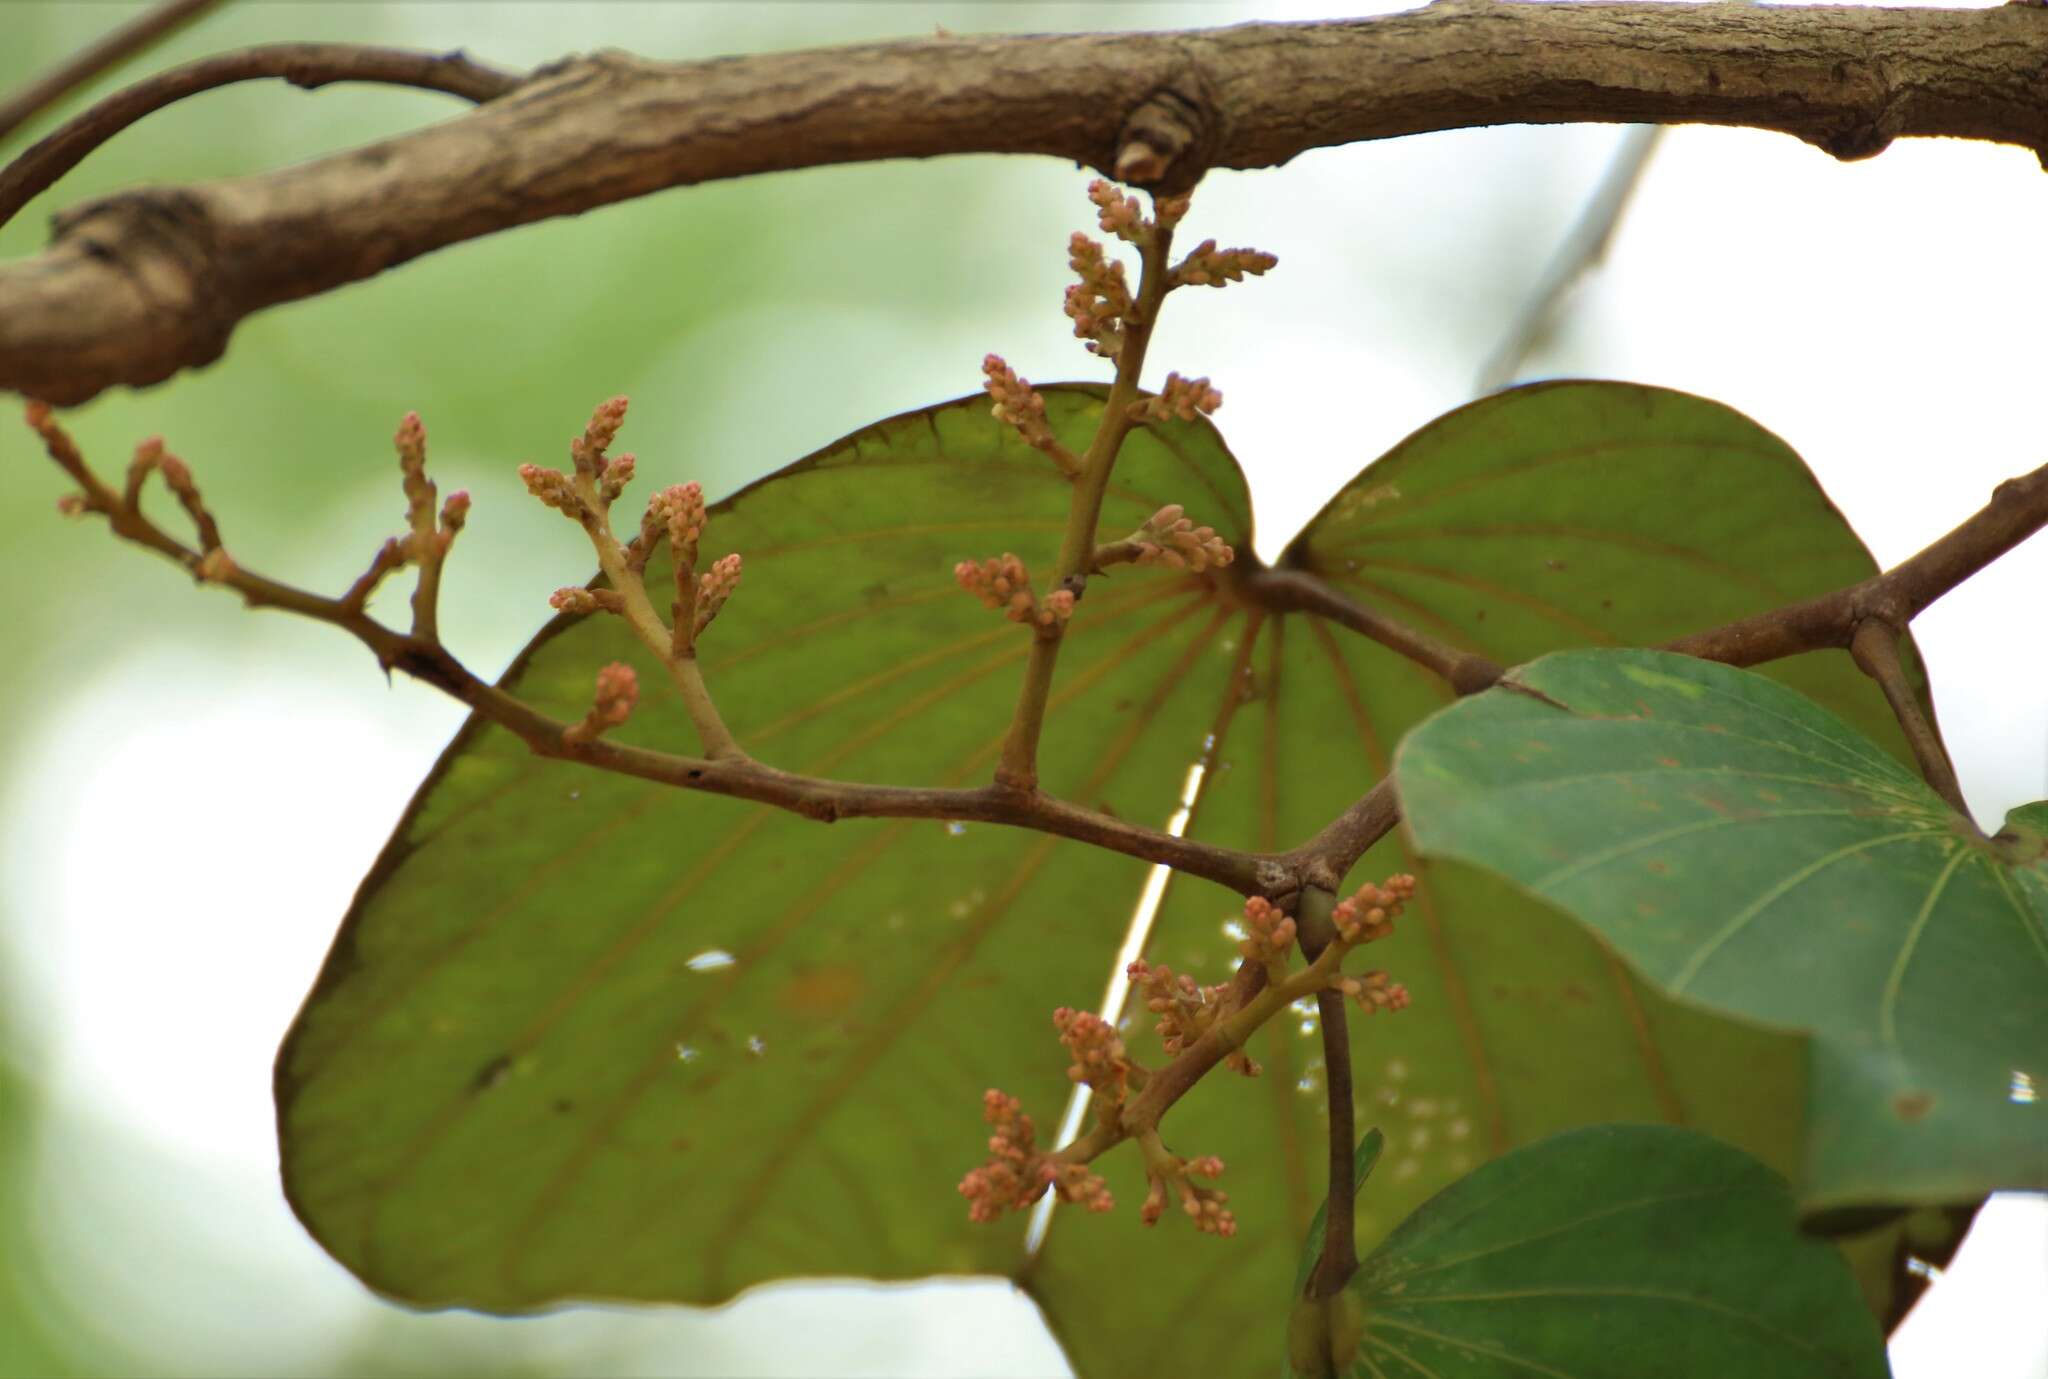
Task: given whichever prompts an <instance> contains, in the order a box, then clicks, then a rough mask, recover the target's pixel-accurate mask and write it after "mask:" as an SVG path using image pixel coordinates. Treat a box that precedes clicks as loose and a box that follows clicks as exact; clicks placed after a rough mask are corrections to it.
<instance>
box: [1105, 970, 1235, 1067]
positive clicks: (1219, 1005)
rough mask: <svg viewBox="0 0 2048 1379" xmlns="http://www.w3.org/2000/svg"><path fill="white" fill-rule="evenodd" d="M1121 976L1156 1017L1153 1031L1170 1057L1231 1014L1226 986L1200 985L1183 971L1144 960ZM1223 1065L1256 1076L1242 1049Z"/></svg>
mask: <svg viewBox="0 0 2048 1379" xmlns="http://www.w3.org/2000/svg"><path fill="white" fill-rule="evenodd" d="M1124 975H1125V976H1127V977H1129V978H1130V980H1131V985H1132V986H1133V987H1134V988H1136V989H1137V991H1138V993H1139V995H1140V996H1141V997H1142V998H1143V1000H1144V1002H1145V1009H1147V1010H1149V1011H1151V1012H1152V1014H1153V1015H1154V1016H1156V1017H1157V1022H1156V1024H1155V1025H1154V1028H1155V1029H1157V1030H1158V1032H1159V1042H1160V1044H1161V1045H1162V1046H1163V1047H1164V1048H1165V1049H1166V1052H1167V1053H1168V1054H1169V1055H1178V1054H1179V1053H1180V1052H1181V1050H1183V1049H1185V1048H1187V1046H1188V1045H1190V1044H1192V1043H1194V1042H1195V1041H1196V1040H1197V1039H1199V1038H1201V1037H1202V1035H1203V1034H1204V1033H1206V1032H1207V1031H1208V1029H1209V1027H1210V1026H1211V1025H1213V1024H1215V1023H1216V1022H1217V1021H1218V1020H1219V1019H1221V1018H1222V1017H1223V1016H1225V1015H1228V1014H1229V1013H1230V1006H1229V1000H1228V998H1229V995H1230V987H1229V985H1228V984H1220V985H1217V986H1203V985H1201V984H1200V983H1198V982H1197V981H1196V980H1195V979H1194V978H1193V977H1190V976H1189V975H1188V974H1187V973H1185V972H1180V973H1176V972H1175V971H1174V970H1173V969H1172V968H1171V967H1168V966H1166V965H1165V964H1164V963H1161V964H1160V965H1159V966H1157V967H1154V966H1153V965H1152V964H1150V963H1148V962H1146V961H1145V960H1144V959H1143V958H1139V959H1138V960H1137V961H1135V962H1133V963H1132V964H1131V965H1130V966H1129V967H1127V968H1125V969H1124ZM1224 1062H1226V1063H1228V1064H1229V1065H1230V1067H1231V1068H1232V1069H1233V1070H1234V1071H1236V1072H1240V1073H1243V1074H1244V1075H1245V1076H1246V1077H1257V1076H1258V1075H1259V1065H1258V1064H1257V1063H1254V1062H1253V1061H1252V1059H1251V1057H1250V1056H1249V1055H1248V1054H1246V1053H1245V1051H1244V1050H1243V1049H1234V1050H1232V1051H1231V1052H1230V1053H1228V1054H1226V1055H1225V1056H1224Z"/></svg>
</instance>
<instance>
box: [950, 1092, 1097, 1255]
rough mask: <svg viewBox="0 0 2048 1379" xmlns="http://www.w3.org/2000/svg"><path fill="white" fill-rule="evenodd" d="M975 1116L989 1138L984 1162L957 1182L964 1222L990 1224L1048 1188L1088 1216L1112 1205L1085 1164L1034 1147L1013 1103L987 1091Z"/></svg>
mask: <svg viewBox="0 0 2048 1379" xmlns="http://www.w3.org/2000/svg"><path fill="white" fill-rule="evenodd" d="M981 1113H982V1118H983V1119H984V1120H986V1121H987V1122H988V1123H989V1125H990V1126H991V1127H993V1128H994V1130H995V1133H994V1134H993V1135H991V1136H990V1137H989V1141H988V1152H989V1157H988V1160H987V1161H986V1162H985V1163H983V1164H982V1165H981V1166H980V1167H978V1168H975V1169H972V1170H970V1171H969V1172H968V1174H967V1176H966V1177H964V1178H962V1179H961V1180H960V1195H961V1196H962V1197H965V1198H966V1199H967V1203H968V1206H967V1216H968V1219H969V1220H972V1221H980V1222H988V1221H994V1220H995V1219H997V1218H998V1217H1000V1216H1001V1215H1002V1214H1003V1213H1004V1212H1006V1211H1022V1210H1023V1209H1024V1208H1026V1207H1028V1206H1030V1205H1031V1204H1032V1203H1033V1202H1036V1201H1037V1200H1038V1199H1039V1198H1040V1197H1042V1196H1044V1195H1045V1190H1046V1188H1048V1187H1050V1188H1052V1189H1053V1190H1054V1191H1055V1192H1057V1193H1058V1194H1059V1196H1060V1199H1061V1200H1062V1201H1067V1202H1075V1203H1078V1204H1080V1205H1081V1206H1084V1207H1086V1208H1087V1209H1088V1210H1090V1211H1108V1210H1109V1209H1110V1208H1111V1207H1113V1206H1115V1205H1116V1202H1115V1199H1113V1198H1112V1197H1111V1196H1110V1193H1109V1185H1108V1184H1106V1183H1105V1182H1103V1181H1102V1179H1101V1178H1099V1177H1097V1176H1096V1175H1095V1174H1094V1173H1092V1172H1090V1171H1089V1170H1088V1167H1087V1166H1086V1165H1085V1164H1075V1163H1063V1162H1061V1161H1060V1160H1058V1159H1056V1158H1054V1157H1053V1156H1052V1155H1050V1154H1047V1153H1044V1152H1043V1151H1041V1150H1040V1149H1039V1148H1038V1134H1037V1130H1036V1129H1035V1127H1033V1125H1032V1124H1031V1117H1029V1116H1027V1115H1025V1114H1024V1112H1023V1109H1022V1107H1021V1105H1020V1103H1019V1102H1018V1100H1017V1098H1015V1097H1013V1096H1006V1095H1004V1094H1003V1093H1001V1092H999V1091H996V1090H995V1089H994V1088H990V1089H989V1090H988V1091H987V1092H986V1093H984V1094H983V1096H982V1099H981Z"/></svg>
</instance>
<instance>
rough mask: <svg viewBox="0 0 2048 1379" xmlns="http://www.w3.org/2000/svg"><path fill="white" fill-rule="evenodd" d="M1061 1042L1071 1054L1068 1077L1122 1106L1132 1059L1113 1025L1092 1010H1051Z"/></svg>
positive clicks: (1112, 1102) (1105, 1099) (1127, 1090)
mask: <svg viewBox="0 0 2048 1379" xmlns="http://www.w3.org/2000/svg"><path fill="white" fill-rule="evenodd" d="M1052 1023H1053V1028H1055V1029H1057V1030H1058V1031H1059V1032H1060V1042H1061V1043H1062V1044H1065V1045H1066V1046H1067V1052H1068V1053H1070V1054H1072V1055H1073V1057H1074V1061H1073V1064H1072V1065H1071V1066H1069V1067H1068V1069H1067V1077H1068V1078H1069V1079H1070V1080H1072V1081H1075V1082H1084V1083H1086V1084H1087V1085H1088V1086H1089V1088H1090V1089H1092V1090H1093V1091H1094V1092H1095V1094H1096V1095H1097V1096H1099V1097H1101V1098H1102V1099H1103V1100H1104V1101H1105V1102H1107V1103H1108V1104H1109V1105H1112V1106H1121V1105H1122V1104H1123V1101H1124V1097H1125V1095H1126V1094H1127V1093H1128V1092H1129V1091H1130V1085H1131V1073H1132V1067H1131V1060H1130V1056H1129V1055H1128V1054H1127V1053H1126V1052H1125V1050H1124V1041H1123V1040H1122V1039H1121V1038H1119V1037H1118V1036H1117V1032H1116V1027H1115V1026H1114V1025H1112V1024H1110V1023H1109V1021H1107V1020H1105V1019H1103V1018H1102V1017H1101V1016H1100V1015H1097V1014H1095V1013H1094V1012H1092V1011H1086V1010H1073V1009H1070V1008H1068V1007H1066V1006H1061V1007H1060V1008H1059V1009H1058V1010H1055V1011H1054V1012H1053V1013H1052Z"/></svg>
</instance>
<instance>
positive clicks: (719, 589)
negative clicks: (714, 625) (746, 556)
mask: <svg viewBox="0 0 2048 1379" xmlns="http://www.w3.org/2000/svg"><path fill="white" fill-rule="evenodd" d="M740 564H741V563H740V558H739V556H737V555H725V556H720V557H719V558H718V559H717V560H716V561H714V562H712V565H711V569H710V570H709V571H708V572H707V573H705V574H704V575H701V576H699V577H698V580H697V631H698V632H699V633H702V632H703V631H704V629H705V628H707V627H709V626H711V620H712V619H713V618H715V617H717V616H718V610H719V609H721V608H723V607H725V601H726V600H727V599H729V598H731V597H732V596H733V591H734V590H736V589H738V588H739V587H740Z"/></svg>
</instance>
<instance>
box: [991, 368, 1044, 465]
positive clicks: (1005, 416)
mask: <svg viewBox="0 0 2048 1379" xmlns="http://www.w3.org/2000/svg"><path fill="white" fill-rule="evenodd" d="M981 370H982V372H983V373H985V374H987V375H988V381H987V382H986V383H984V384H983V385H982V386H983V387H984V388H986V389H987V390H988V395H989V397H990V398H991V399H993V400H994V402H995V406H993V407H991V408H990V409H989V411H990V413H991V414H992V415H993V416H994V417H995V419H996V420H997V421H1000V422H1005V423H1007V424H1008V425H1010V426H1014V427H1016V428H1017V434H1018V435H1020V436H1022V437H1023V438H1024V443H1025V444H1026V445H1029V446H1032V447H1034V448H1036V449H1039V450H1048V449H1051V448H1052V447H1053V446H1054V445H1056V444H1058V442H1057V441H1056V440H1055V439H1054V437H1053V434H1052V427H1051V426H1049V425H1048V424H1047V423H1046V420H1045V399H1044V398H1043V397H1040V396H1039V395H1038V393H1037V392H1035V391H1033V389H1032V387H1031V385H1030V384H1029V383H1028V382H1026V381H1025V380H1024V379H1022V378H1020V377H1018V376H1017V373H1016V371H1015V370H1013V369H1012V368H1011V367H1010V366H1009V365H1008V364H1006V363H1004V362H1003V359H1002V356H1000V355H995V354H991V355H989V356H987V357H986V358H984V359H983V360H982V361H981Z"/></svg>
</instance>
